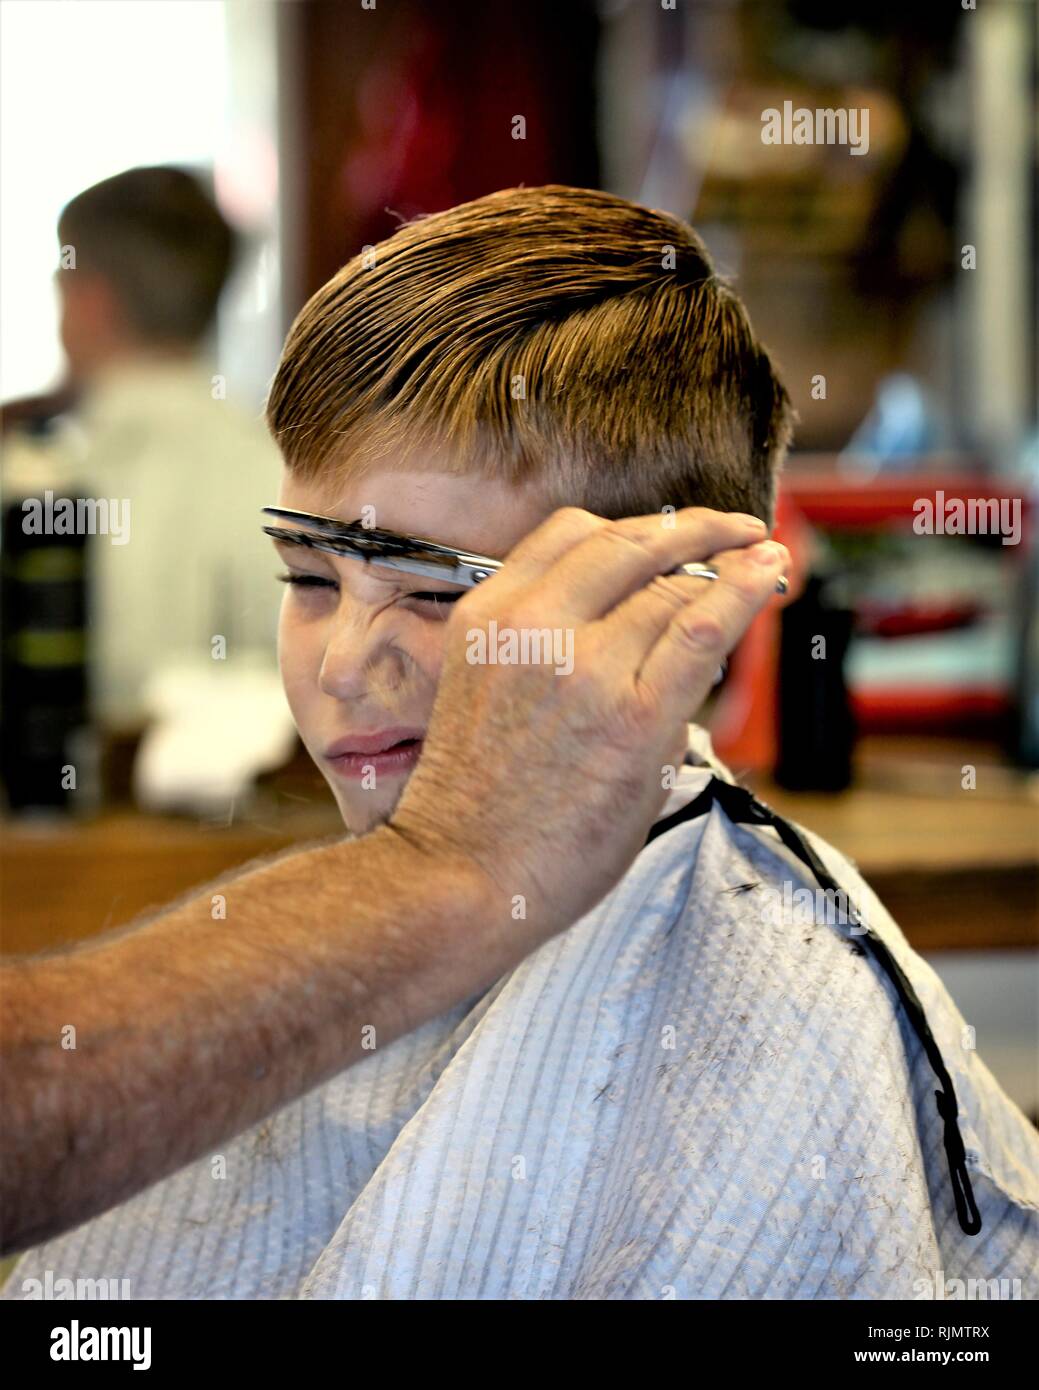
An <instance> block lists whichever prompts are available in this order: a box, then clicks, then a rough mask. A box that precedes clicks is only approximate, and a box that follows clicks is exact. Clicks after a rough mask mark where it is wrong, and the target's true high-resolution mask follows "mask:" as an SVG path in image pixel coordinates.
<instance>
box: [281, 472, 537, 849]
mask: <svg viewBox="0 0 1039 1390" xmlns="http://www.w3.org/2000/svg"><path fill="white" fill-rule="evenodd" d="M278 505H279V506H282V507H291V508H294V509H296V510H298V511H304V512H313V513H316V514H318V515H321V516H332V517H336V518H337V519H338V520H340V521H347V522H351V521H357V520H358V519H360V518H361V517H362V516H363V517H364V518H365V520H366V521H367V522H368V523H370V524H371V525H372V526H375V527H380V528H382V529H385V530H388V531H401V532H404V533H407V534H412V535H417V536H422V537H424V538H426V539H429V540H434V541H439V542H440V543H441V544H443V545H451V546H456V547H458V548H459V549H465V550H470V551H473V552H476V553H479V554H483V555H488V556H490V557H492V558H494V559H499V560H500V559H504V557H505V555H506V554H507V553H508V551H509V550H511V549H512V547H513V546H514V545H515V544H516V543H517V542H518V541H519V540H520V539H521V538H522V537H523V536H525V535H526V534H527V532H528V531H531V530H533V528H534V527H535V526H537V525H538V523H539V522H540V521H542V520H543V519H544V518H545V517H546V516H547V515H548V514H549V511H550V510H551V508H550V507H549V506H548V505H547V504H546V503H545V502H544V500H543V499H542V498H541V497H540V496H539V494H538V493H537V491H536V490H535V489H533V488H516V487H512V486H510V485H508V484H506V483H503V482H500V481H488V480H485V479H482V478H474V477H467V476H455V475H452V474H446V473H432V472H425V471H415V472H411V471H406V470H403V469H402V470H400V471H392V470H389V469H387V470H381V471H378V472H372V473H370V474H368V475H367V476H366V477H364V478H360V479H358V480H357V481H356V482H350V483H347V484H344V485H341V486H339V487H337V489H336V490H335V491H334V492H330V491H329V489H328V484H327V483H323V482H322V483H315V482H311V483H303V482H300V481H299V480H297V479H295V478H293V477H291V476H290V475H289V474H288V473H287V472H285V473H283V478H282V487H281V493H280V496H279V499H278ZM365 508H373V509H374V511H371V510H367V511H366V510H364V509H365ZM276 549H277V552H278V556H279V558H280V559H281V561H282V562H283V567H284V572H286V573H290V574H293V575H296V576H302V577H304V578H305V579H306V580H309V581H310V582H309V583H303V584H298V583H292V584H286V585H285V595H284V598H283V600H282V607H281V621H280V625H279V629H278V661H279V664H280V667H281V675H282V681H283V683H284V686H285V694H286V696H287V698H288V702H289V707H290V709H291V710H292V715H293V718H294V719H295V722H296V727H297V729H298V730H299V734H300V737H301V738H302V740H303V742H304V744H305V745H306V748H307V751H308V752H309V753H310V756H311V757H312V758H313V759H314V762H315V763H316V764H317V766H318V767H319V768H320V769H321V772H322V774H323V775H324V777H325V779H326V780H327V782H328V784H329V786H330V787H331V788H332V793H333V795H334V796H335V799H336V802H337V803H338V806H339V810H340V812H341V814H342V817H343V820H344V822H345V824H346V827H347V829H348V830H351V831H352V832H354V833H355V834H362V833H363V832H364V831H366V830H370V829H371V828H372V827H373V826H375V825H377V824H379V823H380V822H381V821H385V820H386V819H388V817H389V816H390V814H391V813H392V811H393V808H394V806H395V805H396V803H397V798H398V797H399V796H400V793H401V790H402V789H403V787H404V784H405V782H406V781H407V779H408V777H409V775H410V773H411V770H412V768H413V767H414V766H415V763H416V762H417V761H418V758H419V755H420V753H421V751H422V738H423V737H424V735H425V731H426V724H427V722H428V720H429V715H430V711H431V709H432V707H433V699H434V696H435V694H436V687H437V681H438V679H439V676H440V664H441V660H442V655H443V633H444V623H445V621H446V619H447V617H448V616H449V615H450V612H451V606H450V604H449V603H448V602H446V601H445V600H443V599H442V600H440V601H439V602H438V601H437V600H436V598H433V597H429V596H430V595H435V594H437V593H439V594H441V595H446V596H448V597H450V596H451V595H455V594H462V593H465V592H467V591H466V590H464V589H459V588H458V586H457V585H451V584H448V583H445V582H444V581H442V580H435V579H425V578H423V577H422V576H420V575H415V574H405V573H403V572H401V571H398V570H391V569H388V568H386V567H385V566H383V565H375V564H365V563H364V562H363V561H362V560H356V559H352V558H350V557H348V556H345V555H329V554H326V553H324V552H322V551H316V550H308V549H305V548H304V547H302V546H290V545H276ZM417 595H423V596H425V597H416V596H417ZM333 745H343V746H346V747H350V748H354V749H355V750H356V751H354V752H352V753H348V754H347V755H346V756H341V757H330V755H329V753H330V749H332V746H333ZM394 745H401V746H396V747H395V746H394Z"/></svg>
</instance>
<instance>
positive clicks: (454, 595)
mask: <svg viewBox="0 0 1039 1390" xmlns="http://www.w3.org/2000/svg"><path fill="white" fill-rule="evenodd" d="M277 578H278V579H279V580H280V581H281V582H282V583H283V584H292V585H298V586H299V587H300V588H311V589H314V588H320V589H334V588H336V587H337V585H336V582H335V580H334V579H325V578H324V577H323V576H322V575H319V574H307V573H304V574H299V573H295V572H292V571H288V572H286V573H285V574H279V575H278V576H277ZM466 593H468V590H467V589H459V590H458V591H457V592H450V591H444V592H443V593H441V592H439V591H434V590H427V589H410V590H408V591H406V592H403V593H401V594H400V595H399V596H398V597H399V598H400V599H402V600H403V599H413V600H415V601H416V602H419V603H425V604H429V605H430V607H432V608H440V607H443V606H444V605H448V604H452V603H457V602H458V600H459V599H460V598H463V597H464V596H465V594H466Z"/></svg>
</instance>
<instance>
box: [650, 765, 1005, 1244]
mask: <svg viewBox="0 0 1039 1390" xmlns="http://www.w3.org/2000/svg"><path fill="white" fill-rule="evenodd" d="M716 801H717V802H718V804H719V805H720V806H721V808H722V810H723V811H724V812H725V814H726V815H727V816H728V818H729V820H730V821H732V822H733V823H734V824H736V825H771V826H772V827H773V828H774V829H775V830H776V831H777V832H778V834H779V838H780V839H781V840H782V841H783V843H784V844H785V845H786V846H787V848H788V849H789V850H790V851H791V852H792V853H793V854H795V855H796V856H797V858H798V859H800V860H801V862H802V863H803V864H805V865H807V867H808V868H809V869H811V871H812V873H813V874H814V875H815V877H816V879H817V880H818V882H819V884H820V886H821V887H822V888H823V889H824V890H825V891H826V892H832V893H841V892H842V891H843V890H842V889H841V888H839V887H838V885H837V882H836V880H835V879H834V878H833V877H832V876H831V875H830V873H829V871H828V870H827V868H826V865H825V864H824V863H823V862H822V860H821V859H820V858H819V856H818V855H817V854H816V852H815V850H813V849H812V847H811V845H810V844H809V843H808V841H807V840H806V839H805V838H804V836H803V835H801V834H800V833H799V832H798V831H797V830H795V829H794V827H793V826H792V825H791V824H790V822H789V821H786V820H784V819H783V817H782V816H779V815H777V814H776V812H775V811H773V810H772V808H771V807H770V806H766V805H765V803H764V802H763V801H759V800H757V799H756V798H755V797H754V796H753V795H752V794H751V793H750V792H749V791H748V790H747V789H746V787H738V786H734V785H733V783H731V782H725V781H722V779H721V778H720V777H712V778H711V780H710V782H708V784H707V786H706V787H704V789H703V791H702V792H701V793H700V795H699V796H698V797H696V798H695V800H693V801H691V802H690V803H689V804H688V805H687V806H682V807H680V808H679V809H678V810H677V811H675V812H673V814H672V815H670V816H665V817H664V819H663V820H659V821H657V823H656V824H655V825H654V826H653V827H652V829H651V830H650V832H649V835H648V836H647V837H646V844H647V845H648V844H649V843H650V841H651V840H655V839H656V837H657V836H658V835H663V834H665V833H666V832H667V831H668V830H672V829H674V827H675V826H676V825H681V824H683V822H685V821H689V820H695V819H696V817H697V816H702V815H705V814H706V813H707V812H708V811H710V809H711V807H712V806H713V805H714V803H715V802H716ZM844 896H845V897H847V894H845V895H844ZM835 906H836V904H835ZM848 916H849V918H851V920H852V921H855V922H856V923H857V924H858V930H857V931H856V936H858V935H862V939H863V940H864V941H865V942H866V944H867V945H868V946H869V948H870V950H871V951H872V953H873V955H874V957H875V958H876V960H877V961H878V963H879V964H880V966H881V968H882V969H883V970H884V972H885V974H886V975H887V976H888V978H889V979H890V980H891V983H892V984H893V985H894V986H895V989H896V990H897V991H898V996H899V998H900V999H901V1001H902V1004H903V1007H904V1008H905V1011H906V1014H907V1015H908V1017H909V1021H910V1023H911V1024H912V1026H913V1030H914V1032H915V1033H916V1035H917V1037H918V1038H919V1039H920V1041H921V1043H922V1044H923V1047H924V1051H925V1052H926V1053H927V1058H928V1061H929V1062H930V1063H931V1067H932V1069H933V1070H934V1074H935V1076H937V1078H938V1080H939V1081H940V1082H941V1085H942V1089H941V1090H940V1091H935V1093H934V1095H935V1101H936V1102H937V1106H938V1114H939V1115H940V1116H941V1118H942V1122H943V1124H944V1126H945V1153H946V1156H947V1158H948V1160H949V1174H950V1176H951V1178H952V1191H953V1197H954V1198H955V1200H956V1215H957V1216H958V1217H959V1222H960V1226H961V1228H962V1229H963V1230H964V1231H965V1232H966V1233H967V1235H969V1236H974V1235H977V1233H978V1232H979V1231H980V1230H981V1214H980V1213H979V1211H978V1208H977V1204H976V1203H975V1201H974V1191H973V1189H972V1187H971V1184H970V1176H969V1174H968V1172H967V1155H966V1151H965V1149H964V1147H963V1137H962V1135H961V1134H960V1128H959V1125H958V1124H957V1122H956V1117H957V1115H958V1114H959V1108H958V1106H957V1104H956V1092H955V1090H954V1088H953V1084H952V1078H951V1077H950V1075H949V1073H948V1071H947V1070H946V1066H945V1063H944V1062H943V1061H942V1054H941V1052H940V1051H939V1048H938V1044H937V1043H936V1042H935V1040H934V1035H933V1034H932V1032H931V1029H930V1026H929V1024H928V1022H927V1017H926V1015H925V1014H924V1010H923V1005H922V1004H921V1003H920V1000H919V998H918V996H917V993H916V990H915V989H914V988H913V986H912V983H911V982H910V980H909V979H908V978H907V976H906V974H905V972H904V971H903V970H902V968H901V966H900V965H899V964H898V962H897V961H896V960H895V958H894V957H893V956H892V954H891V952H890V951H889V950H888V948H887V946H886V945H885V944H884V942H883V941H882V940H881V938H880V937H879V936H878V935H877V934H876V932H875V931H874V930H873V928H872V927H870V926H868V925H866V924H865V923H864V921H863V918H862V915H861V914H860V913H859V912H858V911H857V909H855V908H854V906H853V905H852V902H851V899H850V898H848ZM863 927H865V931H864V932H863V931H862V928H863Z"/></svg>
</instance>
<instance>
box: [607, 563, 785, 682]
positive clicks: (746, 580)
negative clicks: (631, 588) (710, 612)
mask: <svg viewBox="0 0 1039 1390" xmlns="http://www.w3.org/2000/svg"><path fill="white" fill-rule="evenodd" d="M774 544H775V542H772V541H762V542H760V543H759V544H757V545H752V546H749V547H747V548H739V549H734V550H724V551H721V552H720V553H719V554H716V555H709V556H706V557H705V559H704V561H703V563H704V564H705V565H706V566H708V567H709V568H710V569H713V570H714V571H715V572H716V573H717V574H718V578H717V579H715V580H708V579H697V578H695V577H693V576H691V575H685V574H676V575H661V576H659V577H658V578H656V579H654V580H652V581H651V582H650V583H649V584H647V585H646V586H645V587H644V588H642V589H640V590H639V591H638V593H636V594H632V595H631V597H630V598H628V599H625V600H624V602H623V603H620V604H618V605H617V607H616V608H614V609H613V610H612V611H611V612H609V613H608V614H607V615H606V617H605V618H604V619H603V620H602V621H601V622H600V623H598V624H596V625H595V628H594V629H593V631H594V632H595V633H596V635H597V636H601V641H600V642H598V643H597V649H599V650H601V651H602V652H603V657H602V658H601V659H603V660H608V661H610V663H611V664H612V665H613V666H614V667H615V668H616V669H617V670H620V669H621V668H624V667H626V668H627V669H628V670H629V671H638V670H640V669H641V667H642V665H643V664H644V662H645V661H646V660H647V659H648V657H649V654H650V651H651V650H652V648H653V647H654V646H655V645H656V643H657V641H658V640H659V639H660V637H662V636H663V634H664V633H665V632H666V631H667V629H668V627H669V626H670V624H671V622H672V620H673V619H674V617H675V616H676V614H678V613H679V612H681V611H682V610H683V609H685V608H688V606H689V605H690V603H693V602H696V601H697V600H698V599H701V598H702V599H706V598H707V596H708V594H709V592H710V590H711V588H713V587H716V586H717V585H719V584H722V585H725V586H728V587H730V588H732V587H735V588H736V589H737V590H739V589H740V588H741V586H742V587H743V588H744V589H745V591H746V601H747V608H746V609H745V610H744V618H743V622H744V626H745V623H746V616H745V614H746V612H747V611H753V612H756V611H757V609H756V606H755V607H751V606H752V605H756V604H757V600H758V597H759V594H760V591H761V586H762V584H763V583H764V582H766V580H765V577H763V575H762V570H763V569H766V568H768V569H769V573H770V574H771V569H770V568H769V566H771V563H772V549H771V547H772V546H774ZM758 555H765V556H767V557H768V565H766V566H762V565H760V564H759V563H758V562H757V559H756V557H757V556H758ZM783 558H785V559H789V552H787V551H786V548H785V547H784V548H783ZM767 582H770V583H771V585H772V590H771V591H772V592H774V591H775V580H774V579H772V580H769V581H767ZM726 612H727V615H728V617H729V618H730V620H731V621H732V623H733V624H734V628H733V630H734V631H735V632H736V637H737V639H738V637H739V636H741V635H742V632H743V627H741V626H739V622H740V612H739V610H738V609H731V610H726ZM723 655H724V654H723ZM713 674H716V673H712V678H713Z"/></svg>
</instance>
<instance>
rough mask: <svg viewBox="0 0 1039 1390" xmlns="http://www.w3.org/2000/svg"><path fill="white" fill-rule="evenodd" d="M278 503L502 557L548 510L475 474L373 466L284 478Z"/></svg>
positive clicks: (531, 494) (526, 491) (525, 493)
mask: <svg viewBox="0 0 1039 1390" xmlns="http://www.w3.org/2000/svg"><path fill="white" fill-rule="evenodd" d="M278 505H279V506H282V507H292V508H295V509H296V510H297V511H302V512H313V513H315V514H316V515H318V516H330V517H335V518H336V519H337V520H338V521H363V522H364V523H365V525H367V526H372V527H378V528H379V529H381V530H385V531H398V532H400V533H401V534H402V535H411V536H421V537H423V538H424V539H426V540H432V541H438V542H439V543H440V544H441V545H451V546H456V547H458V548H459V549H463V550H465V549H469V550H474V551H481V552H483V553H486V554H489V555H492V556H501V555H504V554H505V553H506V552H507V551H509V550H511V549H512V547H513V546H514V545H515V544H516V543H517V541H519V540H520V539H521V538H522V537H523V536H525V535H526V534H527V532H528V531H531V530H533V528H534V527H535V526H537V524H538V523H539V522H540V521H542V520H543V519H544V517H546V516H547V515H548V513H549V510H550V508H549V506H548V505H547V504H546V503H545V502H544V501H543V499H542V498H541V497H540V496H539V494H538V492H537V490H536V489H533V488H531V487H529V486H526V487H517V486H514V485H512V484H509V483H505V482H503V481H502V480H500V479H487V478H480V477H476V476H475V475H472V474H455V473H436V472H429V471H421V470H415V471H411V470H407V469H390V468H386V469H372V470H371V471H370V472H367V473H365V474H364V475H363V476H361V477H358V478H353V479H347V480H345V481H336V482H335V483H330V482H329V480H328V479H325V478H321V479H313V480H309V481H308V480H304V479H300V478H298V477H295V476H294V475H292V474H290V473H289V472H288V471H287V470H286V471H285V472H284V473H283V477H282V486H281V491H280V494H279V496H278Z"/></svg>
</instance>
